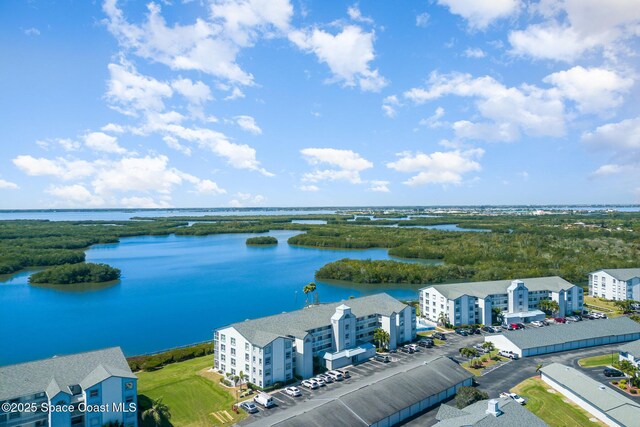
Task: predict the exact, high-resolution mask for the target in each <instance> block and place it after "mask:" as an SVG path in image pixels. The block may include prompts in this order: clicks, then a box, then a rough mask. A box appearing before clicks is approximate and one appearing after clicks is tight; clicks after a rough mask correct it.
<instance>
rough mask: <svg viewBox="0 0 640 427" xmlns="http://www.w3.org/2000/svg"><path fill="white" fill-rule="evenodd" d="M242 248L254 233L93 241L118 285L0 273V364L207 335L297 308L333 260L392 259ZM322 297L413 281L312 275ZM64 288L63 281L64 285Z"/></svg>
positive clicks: (281, 235)
mask: <svg viewBox="0 0 640 427" xmlns="http://www.w3.org/2000/svg"><path fill="white" fill-rule="evenodd" d="M296 233H298V232H296V231H271V232H269V235H271V236H274V237H277V238H278V241H279V244H278V245H277V246H269V247H254V246H250V247H247V246H246V244H245V240H246V239H247V237H251V236H256V235H257V234H223V235H214V236H207V237H193V236H174V235H172V236H144V237H132V238H125V239H122V240H121V242H120V243H117V244H108V245H97V246H94V247H92V248H91V249H90V250H88V251H87V260H88V261H91V262H105V263H108V264H110V265H112V266H114V267H117V268H120V269H121V270H122V278H121V281H120V283H118V284H115V285H113V286H111V287H106V288H100V289H96V290H90V291H84V292H82V291H67V290H59V289H51V288H45V287H35V286H30V285H28V282H27V280H28V276H29V275H30V274H31V272H21V273H18V274H16V275H13V276H11V277H10V278H9V279H8V280H7V278H6V277H5V280H4V281H2V280H3V279H2V278H0V301H1V306H0V307H1V309H0V325H2V326H3V330H2V332H3V339H2V345H0V365H6V364H11V363H17V362H22V361H27V360H34V359H39V358H44V357H50V356H52V355H55V354H66V353H73V352H80V351H86V350H91V349H97V348H104V347H109V346H114V345H119V346H121V347H122V348H123V350H124V352H125V354H127V355H135V354H141V353H146V352H151V351H157V350H162V349H167V348H170V347H174V346H179V345H185V344H190V343H194V342H199V341H203V340H208V339H211V338H212V331H213V329H214V328H216V327H218V326H222V325H225V324H228V323H232V322H237V321H241V320H244V319H247V318H254V317H260V316H266V315H270V314H275V313H279V312H282V311H290V310H295V309H298V308H301V307H302V306H303V305H304V302H305V295H304V293H303V292H302V288H303V286H304V285H306V284H307V283H308V282H310V281H312V280H314V273H315V271H316V270H317V269H318V268H320V267H321V266H322V265H324V264H326V263H328V262H331V261H335V260H338V259H341V258H345V257H349V258H353V259H367V258H370V259H390V258H389V256H388V254H387V251H386V250H385V249H369V250H360V251H358V250H325V249H313V248H301V247H294V246H289V245H288V244H287V239H288V238H289V237H291V236H293V235H295V234H296ZM316 283H317V285H318V286H317V289H318V295H319V299H320V302H323V301H324V302H333V301H339V300H341V299H346V298H348V297H349V296H355V297H357V296H361V295H367V294H370V293H377V292H382V291H387V292H389V293H390V294H391V295H393V296H395V297H397V298H401V299H416V298H417V292H416V289H417V286H416V287H412V286H410V285H405V286H393V287H391V286H389V285H378V286H375V287H372V288H367V289H362V288H358V289H355V288H353V286H352V285H351V284H345V283H324V282H316ZM65 289H66V288H65Z"/></svg>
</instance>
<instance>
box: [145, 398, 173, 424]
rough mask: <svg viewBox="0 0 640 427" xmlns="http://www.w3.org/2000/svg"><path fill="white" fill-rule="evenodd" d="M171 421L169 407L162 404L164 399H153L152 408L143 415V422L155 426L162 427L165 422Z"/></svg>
mask: <svg viewBox="0 0 640 427" xmlns="http://www.w3.org/2000/svg"><path fill="white" fill-rule="evenodd" d="M170 419H171V412H170V410H169V407H168V406H167V405H165V404H164V403H163V402H162V398H161V397H160V398H158V399H153V400H152V401H151V407H150V408H149V409H147V410H146V411H144V412H143V413H142V421H145V422H146V421H147V420H149V422H151V423H153V426H155V427H160V426H161V425H162V423H163V422H164V421H168V420H170Z"/></svg>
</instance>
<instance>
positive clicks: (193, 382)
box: [137, 356, 244, 427]
mask: <svg viewBox="0 0 640 427" xmlns="http://www.w3.org/2000/svg"><path fill="white" fill-rule="evenodd" d="M212 362H213V359H212V358H211V356H204V357H198V358H195V359H191V360H187V361H184V362H180V363H174V364H172V365H168V366H165V367H164V368H162V369H160V370H157V371H153V372H141V373H138V374H137V375H138V401H139V403H140V406H141V408H140V409H141V410H142V411H145V410H146V409H148V407H149V406H150V405H151V401H152V400H154V399H162V402H163V403H164V404H165V405H167V406H168V407H169V410H170V412H171V423H172V424H173V425H175V426H184V427H205V426H206V427H209V426H211V425H230V424H233V423H235V422H237V421H239V420H240V419H242V418H244V414H243V413H242V412H240V413H239V414H235V413H234V412H233V411H232V410H231V406H232V405H233V404H234V403H235V402H236V397H235V396H234V392H235V391H234V389H226V388H224V387H223V386H222V385H220V383H219V380H218V379H217V377H219V375H217V374H214V373H211V372H208V370H209V369H210V368H211V364H212ZM229 417H231V420H229ZM225 419H226V420H228V421H229V422H227V423H224V424H223V423H222V422H221V421H220V420H225ZM147 425H148V424H142V426H143V427H146V426H147Z"/></svg>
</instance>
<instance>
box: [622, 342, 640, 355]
mask: <svg viewBox="0 0 640 427" xmlns="http://www.w3.org/2000/svg"><path fill="white" fill-rule="evenodd" d="M618 350H620V351H624V352H625V353H629V354H632V355H634V356H635V357H640V340H638V341H632V342H630V343H627V344H625V345H621V346H620V348H619V349H618Z"/></svg>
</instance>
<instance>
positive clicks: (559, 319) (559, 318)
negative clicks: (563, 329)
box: [553, 317, 567, 323]
mask: <svg viewBox="0 0 640 427" xmlns="http://www.w3.org/2000/svg"><path fill="white" fill-rule="evenodd" d="M553 320H555V321H556V323H567V319H565V318H564V317H556V318H555V319H553Z"/></svg>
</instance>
